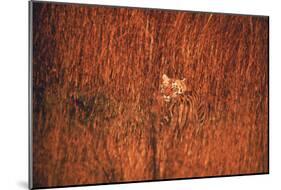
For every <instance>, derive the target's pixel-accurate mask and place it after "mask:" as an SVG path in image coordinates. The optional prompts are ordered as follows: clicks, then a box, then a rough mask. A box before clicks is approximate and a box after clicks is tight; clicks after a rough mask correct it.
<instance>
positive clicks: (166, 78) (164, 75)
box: [162, 74, 170, 81]
mask: <svg viewBox="0 0 281 190" xmlns="http://www.w3.org/2000/svg"><path fill="white" fill-rule="evenodd" d="M162 79H163V81H168V80H170V79H169V77H168V76H167V75H166V74H163V75H162Z"/></svg>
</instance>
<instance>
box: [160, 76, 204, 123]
mask: <svg viewBox="0 0 281 190" xmlns="http://www.w3.org/2000/svg"><path fill="white" fill-rule="evenodd" d="M160 94H161V97H162V99H163V101H164V108H163V109H162V111H163V113H162V119H161V125H166V126H174V127H176V126H177V127H178V128H183V127H186V126H189V125H195V126H198V127H201V126H203V125H204V123H205V122H206V120H207V116H208V107H207V106H206V105H205V104H204V102H203V101H202V100H201V98H200V96H199V94H198V93H197V92H196V91H188V90H187V86H186V82H185V79H183V80H179V79H172V78H169V77H168V76H167V75H163V76H162V83H161V84H160Z"/></svg>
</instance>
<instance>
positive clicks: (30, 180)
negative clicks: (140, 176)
mask: <svg viewBox="0 0 281 190" xmlns="http://www.w3.org/2000/svg"><path fill="white" fill-rule="evenodd" d="M33 3H51V4H62V5H77V6H89V7H108V8H127V9H145V10H159V11H169V12H189V13H201V14H224V15H233V16H254V17H265V18H267V19H268V28H267V31H268V48H267V49H268V63H267V68H268V70H267V72H268V76H267V81H268V84H267V85H268V92H267V93H268V99H267V101H268V102H267V105H268V122H267V124H268V126H267V128H268V138H267V139H268V142H267V144H268V155H267V156H268V163H267V165H268V171H267V172H261V173H246V174H233V175H214V176H204V177H202V176H200V177H189V178H170V179H169V178H168V179H156V180H139V181H121V182H112V183H94V184H77V185H65V186H46V187H45V186H42V187H33V173H32V169H33V168H32V163H33V160H32V157H33V155H32V127H33V126H32V94H33V92H32V87H33V85H32V57H33V39H32V34H33V28H32V23H33V20H32V19H33ZM269 49H270V17H269V16H268V15H252V14H238V13H225V12H207V11H191V10H176V9H163V8H148V7H133V6H121V5H102V4H90V3H73V2H56V1H41V0H30V1H28V145H29V146H28V166H29V167H28V168H29V171H28V188H29V189H49V188H50V189H52V188H68V187H87V186H99V185H118V184H129V183H146V182H161V181H176V180H191V179H209V178H221V177H239V176H254V175H266V174H270V140H269V139H270V130H269V128H270V124H269V123H270V113H269V112H270V88H269V86H270V50H269Z"/></svg>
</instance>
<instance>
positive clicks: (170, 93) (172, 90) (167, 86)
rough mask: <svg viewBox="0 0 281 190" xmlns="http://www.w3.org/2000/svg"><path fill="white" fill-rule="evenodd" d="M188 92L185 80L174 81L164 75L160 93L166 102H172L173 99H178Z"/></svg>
mask: <svg viewBox="0 0 281 190" xmlns="http://www.w3.org/2000/svg"><path fill="white" fill-rule="evenodd" d="M186 91H187V87H186V84H185V79H182V80H180V79H172V78H169V77H168V76H167V75H166V74H163V76H162V83H161V84H160V93H161V95H162V97H163V99H164V101H165V102H170V101H171V99H172V98H176V97H177V96H179V95H181V94H184V93H185V92H186Z"/></svg>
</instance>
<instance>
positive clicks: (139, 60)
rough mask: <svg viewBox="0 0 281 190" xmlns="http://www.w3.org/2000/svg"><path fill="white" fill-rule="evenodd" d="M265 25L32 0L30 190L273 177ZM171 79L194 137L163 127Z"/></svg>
mask: <svg viewBox="0 0 281 190" xmlns="http://www.w3.org/2000/svg"><path fill="white" fill-rule="evenodd" d="M268 21H269V19H268V17H258V16H241V15H225V14H209V13H196V12H178V11H165V10H152V9H132V8H112V7H102V6H79V5H71V4H68V5H66V4H54V3H52V4H50V3H43V2H33V43H32V45H33V59H32V67H33V72H32V74H33V78H32V79H33V111H32V113H33V145H32V146H33V183H34V187H50V186H68V185H79V184H97V183H113V182H127V181H143V180H159V179H175V178H191V177H205V176H221V175H237V174H253V173H268V172H269V166H268V159H269V158H268V151H269V150H268V88H269V87H268V74H269V73H268V59H269V57H268V56H269V55H268V53H269V49H268V38H269V36H268V35H269V33H268V32H269V31H268ZM164 73H165V74H167V75H169V76H170V77H174V78H179V79H181V78H186V81H187V86H188V89H189V90H194V91H197V92H198V94H200V96H201V98H202V99H203V100H204V101H205V102H207V103H208V104H209V105H210V115H209V120H208V122H207V123H206V124H205V125H204V126H203V128H202V129H201V130H200V132H199V133H197V132H196V131H197V129H196V127H195V126H193V125H191V124H190V125H187V126H185V127H184V128H182V129H180V131H179V133H177V135H175V133H174V130H171V128H170V127H169V126H166V127H160V126H159V123H158V122H157V120H158V119H159V118H160V117H161V113H160V112H161V109H159V107H160V106H161V105H158V103H157V101H156V96H157V94H158V93H159V84H160V81H161V76H162V75H163V74H164Z"/></svg>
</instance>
